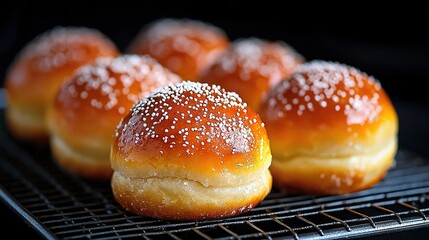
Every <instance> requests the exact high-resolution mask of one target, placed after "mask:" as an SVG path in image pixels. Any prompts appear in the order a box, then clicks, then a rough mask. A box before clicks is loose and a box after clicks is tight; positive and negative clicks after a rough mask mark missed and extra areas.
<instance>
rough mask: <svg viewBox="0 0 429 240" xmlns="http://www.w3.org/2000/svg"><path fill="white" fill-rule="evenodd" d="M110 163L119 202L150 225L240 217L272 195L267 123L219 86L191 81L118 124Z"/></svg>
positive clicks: (158, 95)
mask: <svg viewBox="0 0 429 240" xmlns="http://www.w3.org/2000/svg"><path fill="white" fill-rule="evenodd" d="M110 159H111V164H112V168H113V169H114V173H113V177H112V188H113V194H114V196H115V198H116V200H117V201H118V202H119V203H120V204H121V205H122V206H123V207H124V208H125V209H126V210H128V211H131V212H134V213H137V214H140V215H143V216H148V217H154V218H161V219H171V220H199V219H214V218H221V217H228V216H234V215H237V214H241V213H243V212H246V211H248V210H250V209H251V208H253V207H255V206H256V205H257V204H258V203H259V202H261V201H262V199H263V198H264V197H265V196H266V195H267V194H268V193H269V191H270V189H271V175H270V172H269V170H268V168H269V166H270V164H271V153H270V147H269V142H268V138H267V135H266V131H265V128H264V125H263V123H262V122H261V120H260V118H259V116H258V115H257V114H256V113H255V112H254V111H253V110H251V109H250V108H249V107H247V105H246V104H245V103H244V102H242V100H241V98H240V97H239V96H238V95H237V94H236V93H232V92H226V91H225V90H223V89H222V88H220V87H219V86H216V85H212V86H210V85H208V84H202V83H195V82H189V81H187V82H182V83H180V84H177V85H174V86H169V87H166V88H163V89H160V90H158V91H157V92H155V93H153V94H152V95H150V96H149V97H147V98H145V99H143V100H141V101H140V102H139V103H138V104H136V105H135V106H134V107H133V109H132V110H131V111H130V113H129V114H128V115H127V116H126V117H125V118H124V119H123V120H122V122H121V123H120V124H119V126H118V128H117V131H116V135H115V138H114V141H113V144H112V150H111V158H110Z"/></svg>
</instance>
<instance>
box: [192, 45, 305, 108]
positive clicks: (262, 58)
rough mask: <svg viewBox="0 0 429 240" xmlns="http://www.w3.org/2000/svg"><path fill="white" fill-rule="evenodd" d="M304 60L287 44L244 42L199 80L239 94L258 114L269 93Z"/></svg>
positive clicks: (219, 60) (233, 47) (234, 47)
mask: <svg viewBox="0 0 429 240" xmlns="http://www.w3.org/2000/svg"><path fill="white" fill-rule="evenodd" d="M303 61H304V58H303V57H301V55H299V54H298V53H297V52H296V51H295V50H293V49H292V48H291V47H289V46H288V45H286V44H285V43H283V42H268V41H263V40H260V39H257V38H250V39H241V40H238V41H236V42H234V43H233V44H232V46H231V48H230V49H229V50H228V51H227V52H226V54H224V55H223V56H222V57H221V58H219V59H218V60H217V61H216V62H215V63H214V64H212V65H211V66H210V67H209V68H208V69H207V70H206V71H204V72H203V73H202V74H201V76H200V77H199V79H198V81H199V82H207V83H209V84H217V85H220V86H222V87H224V88H225V89H226V90H228V91H233V92H236V93H238V95H240V97H241V98H243V100H244V101H245V102H247V103H248V104H249V106H250V107H251V108H252V109H253V110H255V111H257V110H258V109H259V105H260V104H261V101H262V99H263V98H264V96H265V95H266V93H267V92H268V91H269V90H270V89H271V88H272V87H273V86H274V85H276V84H277V83H279V82H280V81H281V80H283V79H285V78H287V77H288V76H289V75H290V74H291V73H292V72H293V71H294V70H295V69H296V67H298V66H299V65H300V64H301V63H302V62H303Z"/></svg>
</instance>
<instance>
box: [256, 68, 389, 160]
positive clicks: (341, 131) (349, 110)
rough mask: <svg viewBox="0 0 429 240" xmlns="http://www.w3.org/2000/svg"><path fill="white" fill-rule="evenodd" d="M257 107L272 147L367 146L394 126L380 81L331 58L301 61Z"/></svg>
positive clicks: (345, 149) (309, 149)
mask: <svg viewBox="0 0 429 240" xmlns="http://www.w3.org/2000/svg"><path fill="white" fill-rule="evenodd" d="M260 113H261V117H262V119H263V120H264V122H265V123H266V124H267V131H268V133H269V135H270V140H271V143H272V149H273V152H287V151H289V153H290V154H294V153H297V151H298V152H299V151H300V149H306V150H305V151H307V153H308V154H316V153H317V152H318V151H319V153H320V154H322V155H323V154H324V150H326V151H327V152H330V153H337V154H340V155H341V154H345V155H346V154H349V153H352V152H359V151H371V150H372V149H374V148H375V147H378V146H379V144H384V143H385V140H386V141H387V140H390V139H391V138H392V137H393V136H394V135H395V133H396V131H397V116H396V112H395V110H394V108H393V106H392V104H391V102H390V99H389V97H388V96H387V95H386V93H385V92H384V90H383V88H382V87H381V86H380V84H379V82H378V81H376V80H375V79H374V78H373V77H371V76H368V75H367V74H365V73H363V72H361V71H359V70H357V69H356V68H353V67H350V66H346V65H342V64H338V63H333V62H325V61H312V62H309V63H307V64H303V65H302V66H301V67H300V68H299V69H298V70H297V71H296V72H295V73H294V74H293V75H292V76H291V77H290V78H289V79H288V80H286V81H283V82H281V83H280V84H279V85H277V86H276V87H274V88H273V90H272V91H271V92H270V94H269V95H268V96H267V98H266V99H265V101H264V102H263V104H262V106H261V112H260ZM328 146H329V147H328ZM335 146H337V147H338V149H333V148H334V147H335ZM330 150H334V151H330ZM302 151H304V150H302Z"/></svg>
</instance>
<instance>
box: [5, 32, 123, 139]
mask: <svg viewBox="0 0 429 240" xmlns="http://www.w3.org/2000/svg"><path fill="white" fill-rule="evenodd" d="M117 54H118V51H117V49H116V47H115V46H114V44H113V43H112V42H111V41H110V40H109V39H107V37H105V36H104V35H102V34H101V33H100V32H98V31H96V30H94V29H88V28H75V27H67V28H59V27H58V28H55V29H53V30H51V31H49V32H46V33H44V34H43V35H41V36H39V37H37V38H36V39H34V40H33V41H32V42H31V43H29V44H28V45H27V46H26V47H25V48H24V49H23V50H22V51H21V53H20V54H19V55H18V56H17V57H16V59H15V61H14V63H13V64H12V65H11V67H10V69H9V72H8V74H7V76H6V82H5V87H6V91H7V102H8V104H7V108H6V120H7V125H8V127H9V129H10V131H11V133H12V134H13V135H14V136H15V137H17V138H18V139H21V140H26V141H42V142H43V141H47V139H48V133H47V129H46V125H45V112H46V108H47V106H48V105H49V102H50V101H51V100H52V98H53V97H54V95H55V93H56V92H57V90H58V89H59V88H60V86H61V84H62V83H63V81H64V79H66V78H67V77H69V76H71V75H72V73H73V72H74V71H75V70H76V69H77V68H78V67H80V66H82V65H85V64H89V63H92V62H94V61H95V59H96V58H98V57H100V56H116V55H117Z"/></svg>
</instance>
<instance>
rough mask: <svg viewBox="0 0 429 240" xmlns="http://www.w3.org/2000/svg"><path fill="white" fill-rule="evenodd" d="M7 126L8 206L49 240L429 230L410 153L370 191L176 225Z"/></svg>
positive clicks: (426, 185)
mask: <svg viewBox="0 0 429 240" xmlns="http://www.w3.org/2000/svg"><path fill="white" fill-rule="evenodd" d="M0 126H1V128H0V199H2V200H3V201H4V202H6V203H7V204H8V205H10V206H11V207H12V208H13V209H14V210H15V211H16V212H17V213H18V214H19V215H21V216H22V217H23V218H24V219H26V221H28V222H29V223H30V224H31V225H32V226H33V227H34V228H35V229H36V230H37V231H38V232H39V233H40V234H41V235H42V236H44V237H46V238H48V239H49V238H61V239H81V238H90V239H101V238H102V239H123V238H135V237H140V238H144V239H239V238H240V239H246V238H268V239H269V238H292V239H303V238H316V239H317V238H320V239H324V238H342V237H344V238H345V237H361V236H368V235H373V234H380V233H382V232H392V231H400V230H402V229H410V228H417V227H422V226H429V221H428V219H427V218H428V213H429V200H428V193H429V161H426V160H425V159H422V158H419V157H418V156H415V155H414V154H412V153H409V152H406V151H399V153H398V155H397V158H396V159H397V164H396V167H395V168H393V169H392V170H391V171H390V172H389V174H388V175H387V177H386V178H385V179H384V180H383V181H382V182H381V183H379V184H378V185H377V186H375V187H373V188H371V189H369V190H365V191H361V192H357V193H353V194H348V195H342V196H311V195H291V194H286V193H283V192H280V191H278V190H276V189H273V190H272V192H271V193H270V194H269V196H268V197H267V198H266V199H265V200H264V201H263V202H262V203H261V204H260V205H258V206H257V207H256V208H255V209H253V210H252V211H250V212H248V213H246V214H244V215H240V216H237V217H232V218H227V219H222V220H209V221H196V222H195V221H187V222H174V221H163V220H157V219H151V218H144V217H140V216H137V215H134V214H131V213H128V212H126V211H124V210H123V209H122V208H121V207H120V206H119V205H118V204H117V203H116V202H115V200H114V199H113V196H112V193H111V190H110V185H109V183H101V182H89V181H85V180H82V179H79V178H76V177H74V176H71V175H69V174H67V173H65V172H63V171H61V170H60V169H59V168H58V167H57V166H56V164H55V163H54V162H53V160H52V157H51V155H50V154H49V151H46V150H45V151H43V150H38V149H37V148H34V147H31V146H23V145H20V144H17V143H16V142H15V141H13V140H12V139H11V138H10V136H9V135H8V133H7V130H6V128H5V124H4V121H3V120H1V122H0Z"/></svg>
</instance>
